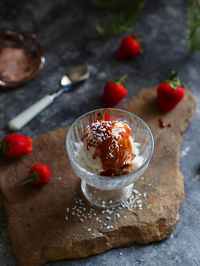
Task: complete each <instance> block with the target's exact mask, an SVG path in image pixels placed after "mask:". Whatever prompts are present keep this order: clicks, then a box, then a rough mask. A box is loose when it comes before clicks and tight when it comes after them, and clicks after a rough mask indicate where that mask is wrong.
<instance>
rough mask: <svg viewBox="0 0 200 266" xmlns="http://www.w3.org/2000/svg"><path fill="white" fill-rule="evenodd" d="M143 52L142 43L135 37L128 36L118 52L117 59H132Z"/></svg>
mask: <svg viewBox="0 0 200 266" xmlns="http://www.w3.org/2000/svg"><path fill="white" fill-rule="evenodd" d="M142 52H143V49H142V45H141V43H140V41H139V40H138V39H137V38H135V37H134V36H126V37H125V38H124V39H123V40H122V42H121V44H120V47H119V50H118V51H117V58H118V59H123V58H132V57H136V56H137V55H139V54H141V53H142Z"/></svg>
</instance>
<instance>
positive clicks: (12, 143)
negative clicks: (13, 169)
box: [0, 134, 33, 158]
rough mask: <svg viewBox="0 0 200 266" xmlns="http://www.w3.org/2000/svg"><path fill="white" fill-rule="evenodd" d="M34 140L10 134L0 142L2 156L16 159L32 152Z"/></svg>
mask: <svg viewBox="0 0 200 266" xmlns="http://www.w3.org/2000/svg"><path fill="white" fill-rule="evenodd" d="M32 150H33V147H32V139H31V138H29V137H27V136H24V135H19V134H10V135H8V136H6V137H4V138H3V139H2V140H1V141H0V155H6V156H7V157H11V158H15V157H19V156H21V155H24V154H28V153H30V152H32Z"/></svg>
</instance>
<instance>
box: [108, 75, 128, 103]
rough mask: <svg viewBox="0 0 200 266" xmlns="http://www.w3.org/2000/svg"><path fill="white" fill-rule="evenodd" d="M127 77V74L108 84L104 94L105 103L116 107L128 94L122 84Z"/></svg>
mask: <svg viewBox="0 0 200 266" xmlns="http://www.w3.org/2000/svg"><path fill="white" fill-rule="evenodd" d="M126 78H127V75H124V76H122V77H121V78H120V79H119V80H117V81H109V82H108V83H107V84H106V86H105V88H104V94H103V103H104V105H105V106H106V107H114V106H115V105H116V104H117V103H119V102H120V101H121V100H122V99H123V98H124V97H125V96H126V94H127V90H126V88H125V87H124V85H123V84H122V83H123V81H124V80H125V79H126Z"/></svg>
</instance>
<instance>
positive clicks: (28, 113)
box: [8, 94, 54, 130]
mask: <svg viewBox="0 0 200 266" xmlns="http://www.w3.org/2000/svg"><path fill="white" fill-rule="evenodd" d="M53 101H54V97H53V96H52V95H48V94H47V95H45V96H44V97H43V98H42V99H40V100H39V101H37V102H36V103H34V104H33V105H31V106H30V107H28V108H27V109H26V110H24V111H23V112H21V113H20V114H18V115H17V116H16V117H14V118H13V119H12V120H10V121H9V123H8V127H9V129H11V130H20V129H21V128H22V127H23V126H25V125H26V124H27V123H28V122H29V121H30V120H31V119H33V118H34V117H35V116H36V115H38V114H39V113H40V112H41V111H42V110H44V109H45V108H46V107H47V106H49V105H50V104H51V103H52V102H53Z"/></svg>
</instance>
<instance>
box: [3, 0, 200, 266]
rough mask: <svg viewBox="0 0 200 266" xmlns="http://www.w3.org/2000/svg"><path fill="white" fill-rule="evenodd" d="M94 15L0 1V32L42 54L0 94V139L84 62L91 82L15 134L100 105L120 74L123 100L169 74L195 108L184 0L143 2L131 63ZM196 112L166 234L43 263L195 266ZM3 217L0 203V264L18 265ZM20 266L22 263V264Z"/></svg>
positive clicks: (199, 204) (83, 4)
mask: <svg viewBox="0 0 200 266" xmlns="http://www.w3.org/2000/svg"><path fill="white" fill-rule="evenodd" d="M102 14H103V13H102V12H100V11H98V10H96V9H95V8H94V7H93V6H92V5H91V1H81V0H77V1H69V0H68V1H67V0H57V1H54V0H49V1H40V0H32V1H22V0H18V1H14V0H1V1H0V29H6V30H12V31H18V32H25V31H31V32H35V33H36V34H37V35H38V38H39V40H40V43H41V44H42V46H43V48H44V50H45V54H46V64H45V67H44V69H43V70H42V72H41V73H40V74H39V75H38V76H37V77H36V78H35V79H34V80H32V81H30V82H29V83H27V84H24V85H23V86H20V87H19V88H16V89H12V90H7V91H0V138H1V137H3V136H5V135H6V134H8V133H9V131H8V129H7V123H8V121H9V120H10V119H11V118H13V117H14V116H15V115H16V114H18V113H19V112H20V111H22V110H24V108H26V107H28V106H30V105H31V104H32V103H34V102H35V101H37V100H38V99H40V98H41V97H42V96H44V95H45V94H47V93H50V92H52V91H54V90H55V89H57V88H58V81H59V79H60V77H61V76H62V75H63V73H65V72H66V71H67V70H68V69H69V68H70V67H72V66H75V65H77V64H80V63H84V64H87V65H88V66H89V68H90V71H91V73H92V75H91V78H90V79H89V80H88V81H87V82H86V83H84V84H83V86H82V87H80V88H79V89H78V90H77V91H74V92H71V93H68V94H64V95H62V97H60V98H59V99H57V100H56V102H55V103H54V104H52V106H51V107H49V108H48V109H46V110H45V111H43V112H42V113H41V114H39V115H38V116H37V117H36V118H35V119H34V120H33V121H31V122H30V123H29V124H28V125H27V126H25V127H24V128H23V129H22V130H21V131H20V132H19V133H23V134H26V135H28V136H31V137H32V136H36V135H38V134H40V133H43V132H46V131H49V130H52V129H55V128H59V127H63V126H66V125H70V124H71V123H72V122H73V121H74V120H75V119H76V118H77V117H78V116H79V115H81V114H83V113H85V112H87V111H90V110H92V109H96V108H99V107H102V106H103V105H102V93H103V88H104V85H105V83H106V82H107V81H108V80H110V79H112V80H113V79H116V78H118V77H120V76H121V75H123V74H125V73H127V74H128V75H129V77H128V79H127V81H126V87H127V89H128V95H127V97H126V99H125V100H127V99H129V98H131V97H132V96H133V95H134V94H136V93H137V92H138V91H139V90H140V89H141V88H144V87H150V86H153V85H156V84H159V83H160V82H161V81H163V80H165V79H167V78H168V76H169V73H170V71H171V69H172V68H173V69H175V70H177V71H179V73H180V77H181V79H182V80H183V81H184V82H185V84H186V85H187V87H188V89H189V90H191V91H192V93H193V94H194V96H195V98H196V100H197V102H198V104H199V103H200V84H199V83H200V52H195V53H192V54H191V53H189V50H188V43H187V39H186V34H187V32H186V28H187V27H186V25H187V19H186V2H185V1H181V0H169V1H164V0H161V1H158V0H157V1H152V0H148V1H147V5H146V7H145V10H144V12H143V15H142V17H141V18H140V20H138V22H137V24H136V25H135V26H134V31H135V33H139V34H141V36H142V39H143V40H144V42H145V43H146V48H145V50H144V54H143V55H141V56H138V57H137V58H135V59H132V60H126V61H119V60H117V59H116V57H115V51H116V50H117V48H118V46H119V44H120V41H121V39H122V37H123V36H125V35H126V34H122V35H121V36H117V37H113V38H109V39H108V38H106V39H103V38H101V37H99V36H98V35H97V33H96V32H95V31H94V27H93V23H94V20H95V19H96V18H97V17H98V16H102ZM199 136H200V107H199V105H198V107H197V112H196V115H195V117H194V120H193V121H192V123H191V124H190V126H189V128H188V130H187V131H186V132H185V134H184V136H183V144H182V147H181V151H180V155H181V157H180V167H181V171H182V173H183V175H184V182H185V197H186V199H185V201H184V203H183V205H182V206H181V209H180V221H179V222H178V223H177V224H176V226H175V230H174V232H173V234H172V235H171V236H170V237H168V238H167V239H166V240H164V241H162V242H160V243H153V244H151V245H148V246H138V245H132V246H130V247H125V248H119V249H114V250H110V251H108V252H105V253H103V254H101V255H98V256H93V257H89V258H86V259H79V260H64V261H57V262H49V263H47V265H52V266H53V265H54V266H64V265H68V266H72V265H76V266H80V265H85V266H91V265H109V266H115V265H123V266H129V265H135V266H138V265H144V266H160V265H162V266H173V265H174V266H177V265H180V266H186V265H187V266H196V265H200V249H199V246H200V137H199ZM6 223H7V221H6V214H5V211H4V208H3V206H2V205H0V265H3V266H4V265H7V266H15V265H18V264H17V261H16V258H15V255H14V253H13V250H12V246H11V243H10V238H9V235H8V232H7V227H6ZM27 266H28V265H27Z"/></svg>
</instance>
